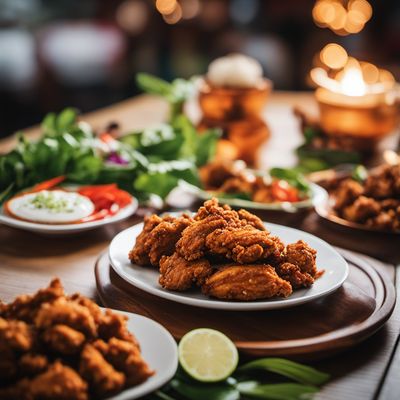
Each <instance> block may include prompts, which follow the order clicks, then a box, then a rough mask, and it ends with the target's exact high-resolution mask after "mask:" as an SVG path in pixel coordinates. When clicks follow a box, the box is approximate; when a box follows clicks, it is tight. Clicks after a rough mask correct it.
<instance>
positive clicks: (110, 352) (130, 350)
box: [93, 338, 154, 386]
mask: <svg viewBox="0 0 400 400" xmlns="http://www.w3.org/2000/svg"><path fill="white" fill-rule="evenodd" d="M93 346H94V347H95V348H96V349H98V350H99V351H100V352H101V353H102V354H103V355H104V357H105V358H106V360H107V361H108V362H109V363H111V364H112V365H113V367H114V368H115V369H117V370H118V371H122V372H123V373H124V374H125V376H126V384H127V386H132V385H137V384H139V383H142V382H144V381H145V380H147V379H148V378H149V377H150V376H152V375H154V371H152V370H151V369H150V367H149V366H148V365H147V363H146V362H145V361H144V359H143V357H142V355H141V354H140V350H139V349H138V347H137V346H135V345H134V344H133V343H130V342H126V341H123V340H120V339H117V338H111V339H110V340H109V342H108V343H105V342H104V341H102V340H96V342H94V344H93Z"/></svg>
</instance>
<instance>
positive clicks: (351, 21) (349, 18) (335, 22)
mask: <svg viewBox="0 0 400 400" xmlns="http://www.w3.org/2000/svg"><path fill="white" fill-rule="evenodd" d="M312 15H313V19H314V22H315V23H316V24H317V25H318V26H319V27H321V28H329V29H331V30H332V31H333V32H335V33H336V34H338V35H342V36H346V35H350V34H353V33H358V32H361V31H362V29H363V28H364V26H365V24H366V23H367V22H368V21H369V20H370V19H371V17H372V7H371V4H370V3H369V2H368V1H367V0H317V1H316V3H315V5H314V8H313V10H312Z"/></svg>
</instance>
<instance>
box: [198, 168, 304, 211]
mask: <svg viewBox="0 0 400 400" xmlns="http://www.w3.org/2000/svg"><path fill="white" fill-rule="evenodd" d="M199 174H200V179H201V182H202V184H203V186H204V188H205V190H208V191H211V192H215V193H221V194H238V195H239V196H243V195H245V196H246V197H248V200H252V201H255V202H258V203H276V202H282V201H285V202H286V201H287V202H297V201H300V200H304V199H306V198H307V196H306V195H305V194H304V193H301V192H300V191H299V190H298V189H297V188H295V187H294V186H291V185H290V184H289V183H288V182H286V181H284V180H282V179H274V178H271V177H269V176H267V175H266V176H258V175H256V174H255V173H254V172H252V171H250V170H248V169H247V168H246V164H245V163H244V162H243V161H241V160H239V161H230V160H217V161H213V162H211V163H209V164H206V165H204V166H203V167H201V168H200V170H199Z"/></svg>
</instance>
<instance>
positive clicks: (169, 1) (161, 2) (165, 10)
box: [156, 0, 178, 15]
mask: <svg viewBox="0 0 400 400" xmlns="http://www.w3.org/2000/svg"><path fill="white" fill-rule="evenodd" d="M177 5H178V3H177V1H176V0H156V8H157V10H158V11H159V12H160V13H161V14H163V15H171V14H172V13H173V12H174V11H175V9H176V8H177Z"/></svg>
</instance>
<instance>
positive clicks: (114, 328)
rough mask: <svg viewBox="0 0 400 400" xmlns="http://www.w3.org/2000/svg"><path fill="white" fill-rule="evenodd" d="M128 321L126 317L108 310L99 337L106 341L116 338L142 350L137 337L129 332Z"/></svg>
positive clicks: (100, 327) (99, 329)
mask: <svg viewBox="0 0 400 400" xmlns="http://www.w3.org/2000/svg"><path fill="white" fill-rule="evenodd" d="M127 319H128V318H127V317H126V316H125V315H123V314H120V313H116V312H113V311H111V310H109V309H107V310H106V311H105V313H104V315H103V316H102V319H101V321H100V324H99V328H98V331H99V337H100V338H101V339H104V340H109V339H111V338H112V337H116V338H118V339H122V340H125V341H128V342H131V343H133V344H134V345H135V346H136V347H137V348H140V346H139V342H138V341H137V340H136V338H135V336H134V335H133V334H132V333H130V332H129V331H128V328H127V326H126V321H127Z"/></svg>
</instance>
